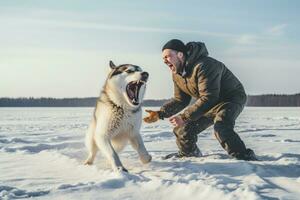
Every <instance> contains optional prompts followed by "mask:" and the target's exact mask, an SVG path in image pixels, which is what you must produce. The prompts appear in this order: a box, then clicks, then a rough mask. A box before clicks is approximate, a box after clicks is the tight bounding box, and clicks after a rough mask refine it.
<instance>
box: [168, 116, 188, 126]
mask: <svg viewBox="0 0 300 200" xmlns="http://www.w3.org/2000/svg"><path fill="white" fill-rule="evenodd" d="M169 121H170V122H171V124H172V125H173V126H175V127H176V126H183V125H184V124H185V121H183V119H182V118H181V117H180V116H179V115H177V116H174V117H171V118H170V119H169Z"/></svg>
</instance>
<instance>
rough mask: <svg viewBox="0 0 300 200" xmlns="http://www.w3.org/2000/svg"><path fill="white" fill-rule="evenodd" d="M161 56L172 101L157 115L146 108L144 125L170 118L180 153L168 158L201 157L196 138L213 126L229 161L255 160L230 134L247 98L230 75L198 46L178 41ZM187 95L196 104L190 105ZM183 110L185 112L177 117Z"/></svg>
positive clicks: (232, 132) (197, 44) (240, 86)
mask: <svg viewBox="0 0 300 200" xmlns="http://www.w3.org/2000/svg"><path fill="white" fill-rule="evenodd" d="M162 57H163V61H164V63H165V64H166V65H168V67H169V68H170V70H171V71H172V78H173V82H174V98H172V99H171V100H170V101H169V102H167V103H165V104H164V105H163V106H162V107H161V109H160V110H159V111H152V110H146V111H147V112H148V113H149V116H148V117H146V118H144V121H145V122H147V123H153V122H156V121H157V120H159V119H162V120H163V119H164V118H170V119H169V121H170V122H171V123H172V124H173V125H174V126H175V128H174V130H173V132H174V134H175V136H176V144H177V146H178V148H179V151H178V153H176V154H172V155H171V156H176V157H185V156H186V157H191V156H195V157H198V156H201V155H202V154H201V151H200V150H199V148H198V147H197V145H196V142H197V139H198V137H197V134H199V133H200V132H201V131H203V130H205V129H206V128H208V127H209V126H211V125H213V127H214V134H215V136H216V138H217V140H218V141H219V143H220V144H221V146H222V147H223V148H224V149H225V150H226V151H227V152H228V154H229V155H230V156H231V157H234V158H236V159H241V160H256V158H255V154H254V152H253V151H252V150H251V149H246V147H245V144H244V142H243V141H242V140H241V138H240V137H239V136H238V135H237V134H236V132H235V131H234V125H235V120H236V118H237V117H238V115H239V114H240V113H241V111H242V110H243V108H244V105H245V103H246V100H247V96H246V94H245V90H244V87H243V85H242V84H241V82H240V81H239V80H238V79H237V78H236V77H235V76H234V75H233V73H232V72H231V71H230V70H229V69H227V68H226V66H225V65H224V64H223V63H221V62H219V61H217V60H215V59H214V58H211V57H209V56H208V51H207V49H206V47H205V44H204V43H201V42H189V43H187V44H186V45H185V44H184V43H183V42H182V41H180V40H177V39H173V40H170V41H169V42H167V43H166V44H165V45H164V46H163V48H162ZM191 97H194V98H196V101H195V103H193V104H191V105H189V103H190V100H191ZM186 107H187V108H186ZM184 108H186V109H185V110H184V112H182V113H181V114H178V113H179V112H180V111H181V110H183V109H184ZM175 114H177V115H175ZM174 115H175V116H174ZM167 157H168V156H167Z"/></svg>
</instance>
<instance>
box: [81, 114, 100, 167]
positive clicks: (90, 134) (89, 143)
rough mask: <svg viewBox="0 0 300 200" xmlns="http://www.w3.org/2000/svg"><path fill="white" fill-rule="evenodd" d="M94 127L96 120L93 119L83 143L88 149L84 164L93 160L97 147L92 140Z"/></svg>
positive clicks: (88, 163)
mask: <svg viewBox="0 0 300 200" xmlns="http://www.w3.org/2000/svg"><path fill="white" fill-rule="evenodd" d="M95 129H96V121H95V120H94V119H93V121H92V122H91V124H90V126H89V128H88V131H87V133H86V136H85V145H86V148H87V150H88V158H87V159H86V160H85V162H84V164H85V165H91V164H93V162H94V159H95V156H96V154H97V151H98V148H97V145H96V143H95V140H94V135H95Z"/></svg>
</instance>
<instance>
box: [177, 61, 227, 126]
mask: <svg viewBox="0 0 300 200" xmlns="http://www.w3.org/2000/svg"><path fill="white" fill-rule="evenodd" d="M197 77H198V83H197V84H198V90H199V99H198V100H197V101H196V102H195V103H194V104H192V105H190V106H189V107H187V109H186V110H185V111H184V112H183V114H182V115H181V116H182V118H183V119H184V120H191V121H194V120H197V119H199V118H200V117H201V116H202V115H203V114H205V113H206V112H207V111H209V110H210V109H211V108H212V107H213V106H215V105H216V103H217V102H218V99H219V93H220V87H221V77H222V68H217V67H210V66H209V65H205V66H204V65H203V66H201V67H200V68H199V71H198V73H197Z"/></svg>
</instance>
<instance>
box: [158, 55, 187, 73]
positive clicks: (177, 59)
mask: <svg viewBox="0 0 300 200" xmlns="http://www.w3.org/2000/svg"><path fill="white" fill-rule="evenodd" d="M162 58H163V61H164V63H165V64H166V65H168V67H169V68H170V70H171V71H172V72H173V73H174V74H178V73H181V72H182V70H183V64H184V56H183V53H182V52H178V51H175V50H172V49H164V50H163V52H162Z"/></svg>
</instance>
